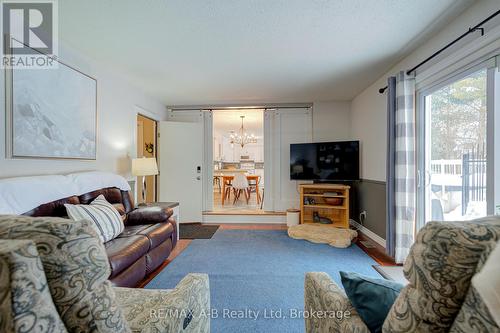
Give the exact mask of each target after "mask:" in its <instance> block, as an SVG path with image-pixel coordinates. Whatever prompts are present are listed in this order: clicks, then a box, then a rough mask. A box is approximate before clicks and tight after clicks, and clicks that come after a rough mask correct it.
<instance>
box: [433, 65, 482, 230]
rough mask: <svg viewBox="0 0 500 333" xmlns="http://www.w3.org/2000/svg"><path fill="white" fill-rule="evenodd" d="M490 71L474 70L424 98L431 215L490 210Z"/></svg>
mask: <svg viewBox="0 0 500 333" xmlns="http://www.w3.org/2000/svg"><path fill="white" fill-rule="evenodd" d="M486 77H487V72H486V70H482V71H479V72H476V73H474V74H472V75H469V76H467V77H466V78H464V79H461V80H459V81H456V82H454V83H452V84H450V85H448V86H445V87H443V88H441V89H440V90H438V91H436V92H434V93H432V94H431V95H429V96H427V98H426V112H427V118H428V119H430V123H428V127H429V128H428V130H427V133H428V134H427V135H428V137H427V143H428V144H427V148H428V150H429V151H428V152H427V153H426V155H427V163H426V165H427V172H428V186H427V195H426V196H427V199H426V206H427V209H426V211H427V214H426V215H427V219H426V220H427V221H429V220H444V221H453V220H468V219H473V218H477V217H481V216H485V215H486V119H487V118H486V116H487V113H486V110H487V108H486V81H487V80H486ZM429 178H430V181H429Z"/></svg>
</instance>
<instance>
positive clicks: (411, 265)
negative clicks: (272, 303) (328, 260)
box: [305, 217, 500, 333]
mask: <svg viewBox="0 0 500 333" xmlns="http://www.w3.org/2000/svg"><path fill="white" fill-rule="evenodd" d="M499 240H500V218H499V217H487V218H482V219H478V220H475V221H469V222H430V223H427V224H426V225H425V227H423V228H422V229H421V230H420V232H419V233H418V235H417V237H416V241H415V244H414V245H413V246H412V248H411V250H410V255H409V257H408V259H407V260H406V262H405V264H404V274H405V277H406V278H407V279H408V281H409V283H408V285H407V286H406V287H404V288H403V289H402V290H401V292H400V294H399V296H398V298H397V299H396V301H395V303H394V304H393V306H392V308H391V310H390V311H389V314H388V315H387V317H386V319H385V322H384V325H383V327H382V332H386V333H393V332H401V333H402V332H405V333H406V332H419V333H427V332H453V333H472V332H475V333H492V332H493V333H500V329H499V327H498V325H497V324H496V322H495V321H494V319H493V318H492V315H491V313H490V312H489V310H488V308H487V307H486V306H485V303H484V301H483V300H482V299H481V297H480V296H479V294H478V292H477V290H476V289H475V288H474V286H473V285H472V284H471V279H472V277H473V276H474V275H475V274H477V273H478V272H479V271H480V270H481V268H482V267H483V265H484V264H485V262H486V259H487V258H488V256H489V254H490V253H491V252H492V251H493V249H494V248H495V246H496V245H497V243H498V241H499ZM305 310H306V311H318V310H319V311H330V312H331V311H335V312H336V311H338V312H339V313H346V311H348V312H347V313H349V316H346V317H345V318H341V319H339V318H318V317H317V316H309V317H308V318H306V319H305V325H306V332H307V333H313V332H314V333H323V332H332V333H333V332H339V333H340V332H342V333H345V332H357V333H369V330H368V328H367V326H366V325H365V323H364V322H363V320H362V319H361V317H360V316H359V314H358V313H357V312H356V310H355V309H354V307H353V306H352V304H351V302H350V301H349V299H348V298H347V296H346V294H345V292H344V291H343V290H342V289H341V288H339V287H338V286H337V285H336V284H335V282H333V281H332V280H331V279H330V277H329V276H328V275H327V274H326V273H307V274H306V277H305Z"/></svg>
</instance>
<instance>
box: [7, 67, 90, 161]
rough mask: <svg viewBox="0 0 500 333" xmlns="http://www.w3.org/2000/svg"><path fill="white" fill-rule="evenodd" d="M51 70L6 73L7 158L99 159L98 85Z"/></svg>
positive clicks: (84, 77) (80, 75)
mask: <svg viewBox="0 0 500 333" xmlns="http://www.w3.org/2000/svg"><path fill="white" fill-rule="evenodd" d="M58 63H59V66H58V67H57V68H55V69H16V68H14V69H7V70H6V97H7V98H6V104H7V105H6V110H7V123H6V126H7V131H6V132H7V140H6V144H7V147H6V148H7V149H6V151H7V155H8V156H7V157H10V158H47V159H52V158H55V159H82V160H95V159H96V158H97V152H96V146H97V81H96V80H95V79H94V78H92V77H90V76H88V75H86V74H84V73H82V72H80V71H78V70H76V69H74V68H72V67H70V66H68V65H66V64H64V63H62V62H60V61H58Z"/></svg>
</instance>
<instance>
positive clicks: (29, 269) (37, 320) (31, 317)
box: [0, 239, 66, 333]
mask: <svg viewBox="0 0 500 333" xmlns="http://www.w3.org/2000/svg"><path fill="white" fill-rule="evenodd" d="M0 286H1V287H0V332H52V333H66V328H65V327H64V323H63V322H62V320H61V317H60V316H59V313H57V309H56V307H55V305H54V302H53V301H52V296H51V295H50V292H49V289H48V285H47V279H46V278H45V272H44V271H43V267H42V262H41V261H40V257H39V255H38V251H37V249H36V246H35V243H33V242H32V241H30V240H2V239H0Z"/></svg>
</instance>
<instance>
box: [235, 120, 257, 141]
mask: <svg viewBox="0 0 500 333" xmlns="http://www.w3.org/2000/svg"><path fill="white" fill-rule="evenodd" d="M240 118H241V127H240V132H239V133H238V134H237V133H236V132H235V131H231V135H230V139H231V144H232V145H234V144H237V145H240V146H241V148H243V147H245V145H247V144H249V143H257V138H256V137H255V135H253V134H248V133H247V132H245V127H244V126H243V120H244V119H245V116H240Z"/></svg>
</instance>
